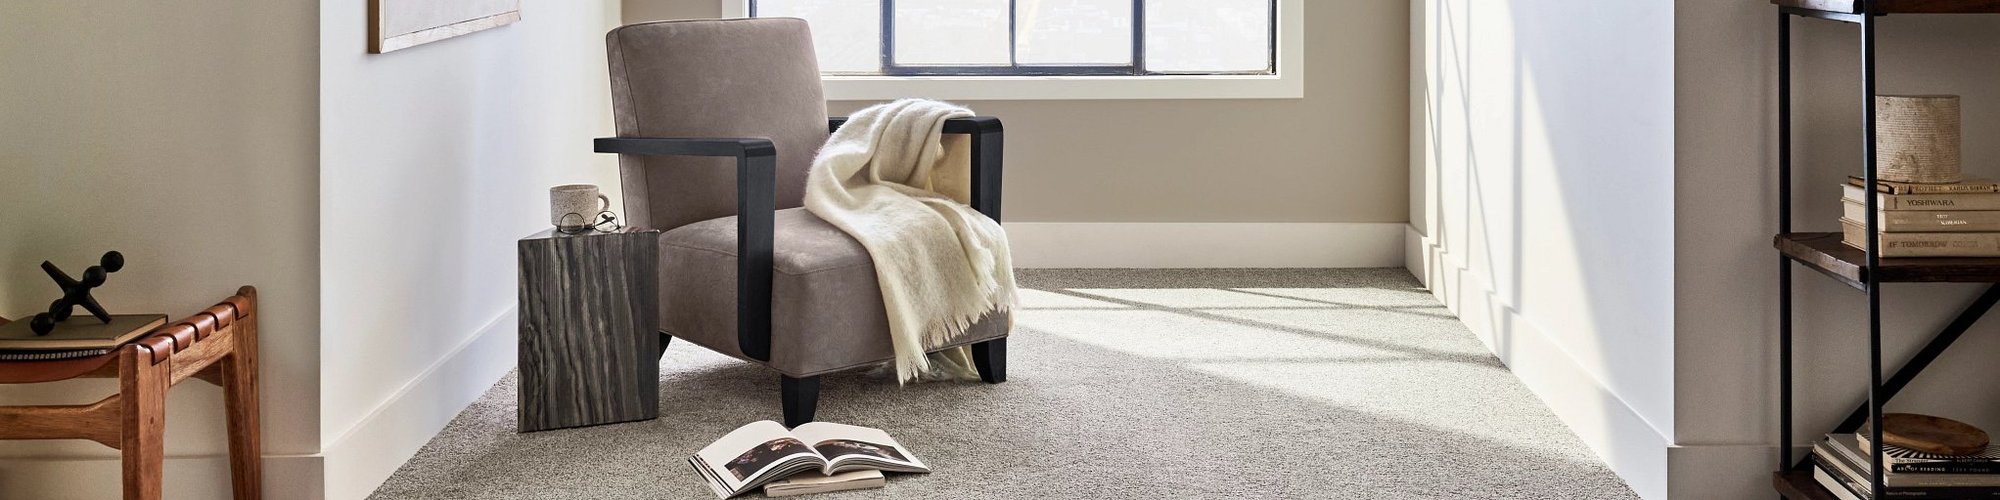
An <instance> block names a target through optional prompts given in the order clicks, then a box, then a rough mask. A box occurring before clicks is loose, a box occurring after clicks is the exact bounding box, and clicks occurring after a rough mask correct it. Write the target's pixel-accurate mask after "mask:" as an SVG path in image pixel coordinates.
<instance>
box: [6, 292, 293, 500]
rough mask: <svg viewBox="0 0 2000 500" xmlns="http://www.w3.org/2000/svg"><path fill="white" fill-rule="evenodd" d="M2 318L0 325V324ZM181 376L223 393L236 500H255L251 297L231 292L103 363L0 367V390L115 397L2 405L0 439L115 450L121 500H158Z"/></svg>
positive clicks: (258, 479) (258, 484)
mask: <svg viewBox="0 0 2000 500" xmlns="http://www.w3.org/2000/svg"><path fill="white" fill-rule="evenodd" d="M5 323H6V320H5V319H4V318H0V324H5ZM189 377H193V378H198V379H201V380H206V381H209V382H212V383H215V384H216V385H220V386H222V390H223V400H224V405H225V406H226V407H227V413H228V429H229V470H230V476H231V478H232V484H231V486H232V489H233V490H234V491H235V498H237V499H239V500H242V499H255V498H260V497H262V490H263V472H262V463H261V461H260V460H261V459H260V458H259V457H260V456H261V454H262V453H261V450H260V445H259V443H258V420H257V290H256V289H255V288H251V287H247V286H246V287H243V288H240V289H237V291H236V295H233V296H230V297H229V298H227V299H224V300H223V301H222V302H221V303H218V304H216V305H215V306H213V307H210V308H208V309H206V310H203V311H201V312H199V313H195V314H194V315H193V316H188V317H187V318H186V319H182V320H180V321H175V322H170V323H167V325H166V326H162V327H159V328H156V329H154V330H153V331H151V332H148V333H146V334H144V335H141V336H139V337H137V338H135V339H134V340H132V341H131V342H128V343H125V344H124V345H121V346H119V347H118V348H117V349H113V350H112V351H111V352H110V353H108V354H104V355H101V356H95V357H88V358H78V359H66V360H59V361H0V384H32V383H42V382H54V381H58V380H69V379H74V378H116V379H118V394H116V395H113V396H111V397H108V398H105V399H104V400H102V401H98V402H96V403H91V404H87V405H72V406H0V440H7V439H88V440H91V441H96V442H98V443H100V444H103V445H105V446H110V447H112V448H115V449H118V450H120V452H121V453H122V455H123V461H124V477H125V484H124V490H125V498H127V499H143V500H157V499H159V498H160V495H161V493H160V485H161V477H160V476H161V470H162V466H163V460H164V458H165V457H164V450H163V449H162V447H161V445H162V443H163V440H162V437H163V436H162V434H164V433H165V431H166V412H167V389H169V388H172V387H173V386H174V385H175V384H179V383H180V382H181V381H182V380H186V379H188V378H189Z"/></svg>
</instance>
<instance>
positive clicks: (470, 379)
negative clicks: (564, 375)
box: [281, 308, 519, 500]
mask: <svg viewBox="0 0 2000 500" xmlns="http://www.w3.org/2000/svg"><path fill="white" fill-rule="evenodd" d="M517 312H518V311H517V310H516V309H513V308H509V309H508V310H507V311H506V312H504V313H501V314H500V316H498V317H496V318H494V319H493V320H492V321H490V322H488V323H487V324H486V326H485V327H482V328H480V329H479V331H478V332H477V333H475V334H473V336H472V338H470V339H467V340H466V341H465V343H463V344H460V345H459V346H458V347H457V348H455V349H453V350H452V351H451V352H450V353H449V354H446V355H445V356H444V358H443V359H440V360H438V362H437V363H435V364H432V365H431V366H430V367H429V368H427V369H425V370H424V372H423V373H422V374H420V375H418V376H417V378H416V379H415V380H412V381H410V383H408V384H406V385H404V386H403V388H402V389H401V390H398V391H397V392H396V394H395V395H394V396H391V397H390V398H389V400H388V401H386V402H384V403H383V404H382V406H380V407H377V408H375V411H373V412H370V413H369V414H368V416H367V417H364V418H362V419H361V422H360V423H357V424H355V425H354V427H352V428H350V429H348V430H347V432H345V433H342V434H341V435H339V436H336V437H334V438H333V439H332V440H331V441H330V442H329V443H328V444H327V446H326V447H325V448H324V450H325V451H324V453H323V455H325V457H326V464H325V466H326V481H325V484H326V495H325V498H329V499H335V500H345V499H361V498H366V497H367V496H368V495H369V494H370V493H373V492H374V491H375V488H376V487H378V486H381V485H382V482H383V481H385V480H388V479H389V476H390V475H391V474H394V473H395V472H396V469H397V468H398V467H402V465H403V462H406V461H408V460H409V459H410V457H413V456H416V454H417V450H418V449H421V448H423V446H424V443H427V442H429V441H430V440H431V438H432V437H434V436H437V434H438V432H440V431H443V430H444V426H445V424H449V423H451V419H452V418H453V417H456V416H458V412H459V411H462V410H464V409H465V407H466V406H468V405H471V404H472V402H473V401H474V400H477V399H479V396H480V395H482V394H485V393H486V390H487V389H490V388H492V387H493V383H494V382H495V381H498V380H500V377H502V376H505V375H506V374H507V372H508V371H509V370H512V369H514V365H515V360H516V359H517V358H516V353H517V352H519V344H517V343H516V340H517V339H518V338H519V330H518V329H517V323H516V319H517V317H516V313H517ZM281 498H295V497H292V496H284V497H281Z"/></svg>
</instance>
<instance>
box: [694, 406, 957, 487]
mask: <svg viewBox="0 0 2000 500" xmlns="http://www.w3.org/2000/svg"><path fill="white" fill-rule="evenodd" d="M688 463H689V464H690V465H693V466H694V469H695V472H696V473H699V474H700V475H701V478H702V480H703V481H704V482H706V483H708V486H709V488H710V489H713V490H715V494H716V496H718V497H721V498H729V497H733V496H737V495H741V494H744V493H748V492H750V491H751V490H755V489H757V488H758V487H761V486H764V485H766V484H775V482H777V481H780V480H783V479H787V478H791V477H794V476H795V475H799V474H806V476H805V477H802V478H800V479H801V480H800V481H798V482H790V483H785V484H784V485H782V486H779V487H778V489H777V491H778V493H780V494H788V495H796V494H802V493H809V492H815V491H836V490H845V489H858V488H867V487H878V486H880V485H881V484H882V483H881V482H880V480H879V479H880V477H881V476H880V473H879V472H877V474H875V475H874V476H872V477H873V478H874V479H871V478H870V476H869V475H866V474H859V475H843V473H847V472H851V471H889V472H917V473H924V472H930V471H931V469H930V467H928V466H925V465H924V463H923V461H920V460H917V457H916V455H914V454H912V453H910V450H909V448H905V447H903V445H902V444H901V443H897V442H896V440H895V439H893V438H890V437H889V434H888V433H886V432H882V431H881V430H879V429H870V428H867V427H856V426H852V425H841V424H835V423H827V422H813V423H809V424H805V425H801V426H798V427H797V428H794V429H791V430H785V426H783V425H780V424H778V423H777V422H772V421H769V420H763V421H757V422H751V423H750V424H749V425H745V426H742V427H738V428H737V429H736V430H734V431H730V432H729V434H726V435H724V436H722V439H718V440H716V441H715V443H713V444H710V445H708V447H706V448H702V449H701V451H699V452H696V453H695V454H694V456H691V457H688ZM871 485H873V486H871ZM822 488H831V489H822ZM800 490H810V491H800ZM765 494H766V495H771V493H770V490H766V493H765ZM771 496H777V495H771Z"/></svg>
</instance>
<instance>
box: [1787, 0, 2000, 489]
mask: <svg viewBox="0 0 2000 500" xmlns="http://www.w3.org/2000/svg"><path fill="white" fill-rule="evenodd" d="M1771 3H1772V4H1774V5H1776V6H1777V7H1778V140H1779V149H1778V195H1779V200H1780V201H1779V205H1778V218H1779V219H1778V235H1777V236H1776V237H1775V238H1774V241H1773V244H1774V245H1775V246H1776V247H1777V249H1778V252H1779V254H1781V255H1782V257H1780V258H1779V265H1778V279H1779V288H1778V290H1779V292H1778V293H1779V295H1778V307H1779V309H1780V313H1779V314H1780V316H1779V319H1778V342H1779V347H1778V365H1779V376H1778V379H1779V396H1778V397H1779V400H1780V401H1779V412H1778V413H1779V419H1780V420H1779V438H1778V439H1779V443H1778V444H1779V448H1778V449H1779V450H1782V453H1780V454H1779V459H1778V460H1779V464H1778V471H1777V472H1775V473H1773V475H1772V483H1773V486H1774V487H1775V488H1777V490H1778V493H1779V494H1780V495H1782V496H1783V497H1784V498H1787V499H1794V500H1797V499H1813V500H1820V499H1825V500H1833V499H1835V498H1836V497H1835V496H1834V495H1833V494H1832V493H1831V492H1829V491H1827V490H1826V489H1825V488H1822V487H1820V485H1819V483H1818V482H1817V481H1815V480H1814V479H1813V475H1812V467H1813V466H1812V464H1811V459H1810V458H1799V457H1795V456H1793V453H1792V268H1793V265H1794V264H1797V265H1800V266H1803V267H1805V268H1807V269H1812V270H1814V271H1818V272H1819V273H1820V274H1823V275H1826V276H1828V277H1830V278H1833V279H1835V280H1838V281H1840V282H1841V283H1844V284H1846V285H1848V286H1851V287H1854V288H1855V289H1858V290H1860V291H1862V292H1863V293H1865V294H1867V296H1868V400H1867V401H1866V402H1863V403H1862V404H1861V405H1860V407H1858V408H1855V410H1854V411H1853V412H1852V413H1849V414H1848V416H1847V418H1846V419H1844V420H1842V421H1841V423H1840V425H1839V426H1837V427H1835V428H1834V430H1833V432H1835V433H1849V432H1854V431H1855V430H1857V429H1860V428H1861V425H1862V424H1863V423H1865V422H1871V421H1879V420H1880V419H1881V417H1882V407H1883V405H1884V404H1886V403H1888V401H1889V399H1890V398H1893V397H1895V396H1896V393H1898V392H1901V391H1902V390H1903V388H1904V387H1905V386H1907V385H1909V383H1910V381H1911V380H1912V379H1915V378H1916V376H1917V374H1918V373H1922V372H1923V370H1924V368H1926V367H1929V366H1930V364H1931V362H1932V361H1935V360H1936V359H1937V357H1938V355H1939V354H1942V353H1943V352H1944V350H1945V349H1946V348H1949V347H1951V344H1952V342H1954V341H1956V340H1958V338H1959V336H1961V335H1963V334H1964V333H1965V331H1966V330H1967V329H1969V328H1971V327H1972V324H1973V323H1975V322H1977V321H1979V318H1980V317H1981V316H1984V315H1985V314H1986V311H1987V310H1988V309H1991V308H1992V307H1993V305H1994V304H1995V303H1996V302H2000V259H1960V258H1920V259H1911V258H1902V259H1885V258H1882V257H1881V256H1880V249H1881V241H1880V233H1879V232H1878V231H1877V229H1878V228H1877V227H1876V225H1877V224H1878V223H1879V222H1878V219H1877V218H1876V217H1869V218H1868V220H1867V221H1865V227H1866V231H1867V240H1868V242H1867V245H1866V247H1867V248H1866V249H1865V250H1856V249H1854V248H1851V247H1848V246H1846V245H1845V244H1842V243H1841V235H1840V233H1795V232H1792V209H1791V206H1792V181H1791V176H1792V53H1791V51H1792V20H1793V19H1794V18H1808V19H1818V20H1826V21H1834V22H1841V23H1848V24H1854V25H1857V26H1858V27H1859V28H1860V32H1861V33H1860V35H1861V37H1860V38H1861V98H1862V103H1863V110H1864V112H1863V115H1862V121H1863V127H1862V130H1863V137H1862V143H1861V144H1862V156H1863V159H1862V162H1863V168H1862V178H1863V180H1864V181H1865V183H1866V184H1867V185H1873V184H1874V183H1875V180H1876V164H1875V70H1876V66H1875V48H1876V46H1875V27H1876V23H1878V22H1880V21H1881V20H1880V18H1881V17H1883V16H1887V15H1891V14H1994V13H2000V0H1771ZM1877 199H1878V198H1877V197H1875V196H1868V197H1867V200H1866V201H1865V202H1864V205H1865V206H1866V208H1867V211H1868V213H1871V214H1872V213H1876V209H1877V207H1876V204H1877ZM1898 282H1957V283H1990V284H1993V285H1990V286H1989V287H1988V288H1987V289H1986V292H1985V293H1982V294H1980V296H1979V298H1977V299H1975V300H1973V302H1972V304H1970V305H1968V306H1966V308H1965V309H1964V310H1963V311H1961V312H1960V313H1959V315H1958V317H1957V318H1956V319H1953V320H1952V322H1951V323H1950V324H1949V325H1946V327H1945V328H1944V330H1942V331H1939V332H1938V334H1937V336H1935V337H1933V338H1931V340H1930V341H1929V342H1928V343H1926V344H1924V346H1923V348H1922V349H1920V350H1918V351H1917V353H1916V355H1914V356H1911V358H1910V359H1909V360H1908V361H1906V362H1905V363H1904V364H1903V366H1902V367H1900V368H1898V369H1897V370H1896V373H1895V374H1893V375H1890V376H1889V377H1888V378H1886V379H1884V378H1883V377H1882V284H1883V283H1898ZM1870 427H1871V429H1870V430H1871V434H1872V435H1871V436H1870V437H1871V438H1873V442H1876V443H1880V442H1882V429H1881V427H1880V426H1870ZM1872 455H1873V456H1872V458H1871V459H1872V461H1873V463H1874V467H1873V470H1874V477H1873V478H1872V479H1871V485H1870V486H1871V488H1872V491H1873V492H1874V495H1873V497H1874V498H1884V496H1883V495H1882V492H1883V487H1882V486H1883V485H1882V471H1883V467H1882V453H1881V449H1880V448H1879V447H1878V448H1877V449H1876V450H1875V451H1874V453H1873V454H1872Z"/></svg>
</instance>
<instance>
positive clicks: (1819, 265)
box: [1773, 233, 2000, 288]
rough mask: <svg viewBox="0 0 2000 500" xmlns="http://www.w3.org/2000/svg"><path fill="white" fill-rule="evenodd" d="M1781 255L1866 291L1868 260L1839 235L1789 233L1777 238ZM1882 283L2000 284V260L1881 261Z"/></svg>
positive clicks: (1920, 259) (1908, 259)
mask: <svg viewBox="0 0 2000 500" xmlns="http://www.w3.org/2000/svg"><path fill="white" fill-rule="evenodd" d="M1773 243H1774V245H1775V246H1777V247H1778V252H1779V253H1783V254H1785V256H1786V257H1790V258H1791V259H1792V260H1795V261H1798V262H1799V263H1800V264H1805V265H1806V267H1811V268H1813V270H1816V271H1819V272H1821V273H1824V274H1826V275H1827V276H1831V277H1833V278H1834V279H1838V280H1841V281H1843V282H1846V283H1847V285H1848V286H1852V287H1855V288H1863V283H1866V282H1867V279H1868V271H1867V264H1866V262H1867V256H1866V255H1864V254H1863V253H1862V252H1861V250H1858V249H1856V248H1854V247H1850V246H1847V244H1845V243H1841V242H1840V233H1790V234H1780V235H1778V236H1777V237H1776V238H1774V242H1773ZM1881 281H1882V282H1883V283H1926V282H1928V283H2000V258H1965V257H1905V258H1885V259H1882V276H1881Z"/></svg>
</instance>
